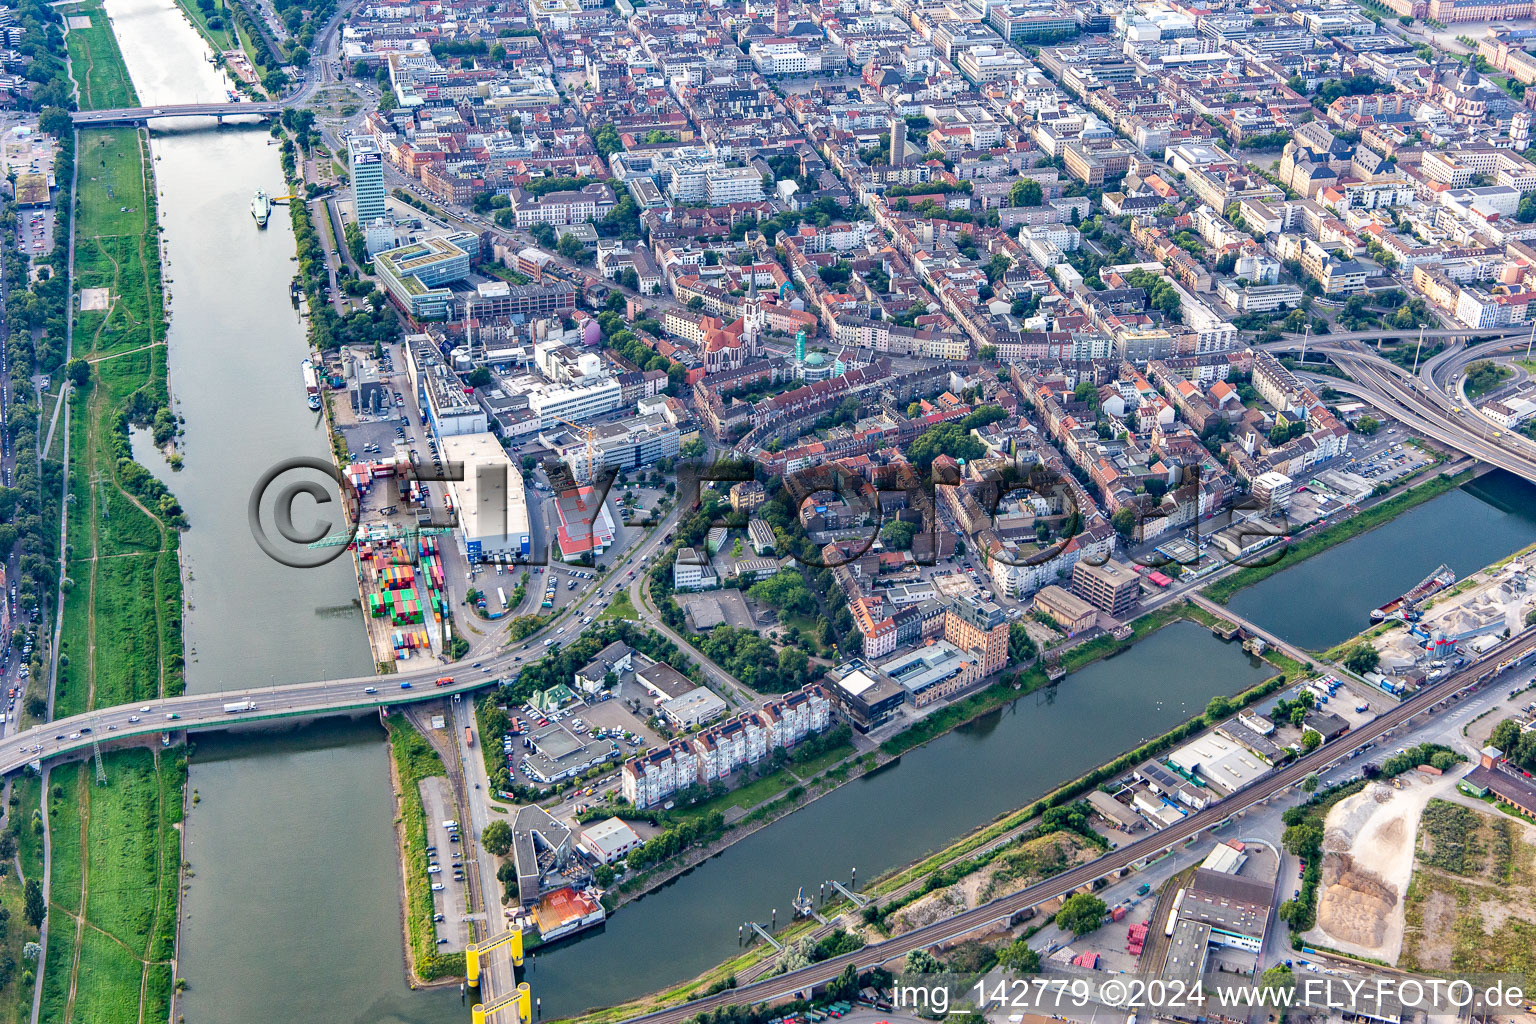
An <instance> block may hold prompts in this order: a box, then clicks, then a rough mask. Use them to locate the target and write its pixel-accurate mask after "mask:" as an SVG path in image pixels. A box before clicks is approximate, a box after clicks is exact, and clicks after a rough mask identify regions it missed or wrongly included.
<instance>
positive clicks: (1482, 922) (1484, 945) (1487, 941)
mask: <svg viewBox="0 0 1536 1024" xmlns="http://www.w3.org/2000/svg"><path fill="white" fill-rule="evenodd" d="M1526 835H1527V833H1526V830H1525V828H1524V826H1523V825H1522V824H1520V823H1519V822H1517V821H1516V820H1512V819H1507V818H1503V817H1501V816H1498V815H1493V814H1485V813H1481V812H1478V811H1474V810H1469V809H1467V808H1465V807H1463V806H1461V805H1459V804H1451V803H1448V802H1446V801H1440V800H1435V801H1431V802H1430V804H1429V806H1428V807H1427V808H1425V813H1424V817H1423V818H1422V819H1421V821H1420V823H1419V837H1418V846H1417V851H1416V863H1415V865H1414V872H1413V878H1412V880H1411V881H1410V882H1409V883H1408V895H1407V899H1406V900H1405V902H1404V913H1405V918H1406V928H1405V930H1404V934H1403V951H1402V955H1401V956H1400V957H1399V958H1398V966H1399V967H1403V968H1406V969H1408V970H1424V971H1445V970H1453V971H1458V972H1473V971H1475V972H1489V973H1493V972H1499V973H1502V972H1506V971H1507V972H1510V973H1518V974H1521V975H1523V976H1524V978H1525V984H1526V985H1527V991H1530V989H1529V986H1531V985H1533V984H1536V925H1533V924H1532V923H1531V921H1532V915H1533V913H1536V871H1533V860H1536V847H1533V846H1532V845H1531V843H1530V842H1528V841H1527V839H1526Z"/></svg>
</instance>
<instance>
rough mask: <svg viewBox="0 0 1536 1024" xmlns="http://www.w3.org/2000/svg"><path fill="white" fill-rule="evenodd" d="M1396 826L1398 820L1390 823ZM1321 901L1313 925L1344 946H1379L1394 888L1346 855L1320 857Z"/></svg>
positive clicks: (1395, 899) (1392, 904)
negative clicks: (1321, 875)
mask: <svg viewBox="0 0 1536 1024" xmlns="http://www.w3.org/2000/svg"><path fill="white" fill-rule="evenodd" d="M1394 822H1395V823H1396V824H1398V825H1400V824H1401V820H1400V819H1394ZM1322 886H1323V891H1322V898H1321V899H1320V900H1319V901H1318V908H1317V923H1318V926H1319V927H1321V928H1322V929H1323V930H1324V931H1326V932H1327V933H1328V934H1329V935H1332V936H1334V937H1335V938H1338V939H1341V940H1343V941H1344V942H1349V943H1353V944H1355V945H1359V946H1380V945H1381V944H1382V943H1383V942H1384V941H1385V940H1386V938H1387V920H1388V918H1389V917H1390V915H1391V914H1392V911H1393V910H1394V909H1396V907H1397V903H1398V893H1397V888H1396V887H1395V886H1393V885H1391V884H1389V883H1388V882H1387V881H1386V880H1385V879H1383V878H1382V877H1381V876H1380V875H1377V874H1376V873H1375V872H1373V871H1371V870H1369V869H1368V868H1366V867H1363V866H1362V865H1360V864H1358V863H1357V862H1356V861H1355V858H1354V857H1352V856H1351V855H1349V854H1347V853H1327V854H1324V855H1323V879H1322Z"/></svg>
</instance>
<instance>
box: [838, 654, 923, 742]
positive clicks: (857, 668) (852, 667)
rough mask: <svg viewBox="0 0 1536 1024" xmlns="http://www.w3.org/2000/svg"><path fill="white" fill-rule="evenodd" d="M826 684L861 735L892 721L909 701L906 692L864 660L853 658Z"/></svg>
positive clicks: (845, 715)
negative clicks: (900, 708)
mask: <svg viewBox="0 0 1536 1024" xmlns="http://www.w3.org/2000/svg"><path fill="white" fill-rule="evenodd" d="M826 685H827V688H828V691H829V692H830V693H831V695H832V699H833V700H835V701H836V702H837V704H838V706H839V707H840V708H842V711H843V715H844V717H846V718H847V719H848V721H849V722H851V723H852V724H853V727H854V728H855V729H857V730H859V731H860V732H868V731H869V730H870V729H872V728H874V727H875V726H877V725H879V724H880V723H882V722H884V721H886V720H887V719H889V718H890V717H891V716H892V715H893V714H895V713H896V709H897V708H899V707H901V706H902V704H903V703H905V702H906V694H907V692H906V691H905V690H903V689H902V688H901V687H900V686H898V685H896V683H895V682H894V681H893V680H892V679H891V678H890V677H889V676H887V675H886V674H885V673H883V672H881V671H880V670H879V669H877V668H874V667H873V666H871V665H869V664H868V663H867V662H865V661H864V660H863V659H862V658H854V659H852V660H850V661H846V662H844V663H843V664H841V665H839V666H837V667H836V668H834V669H833V670H832V671H831V672H829V673H828V674H827V678H826Z"/></svg>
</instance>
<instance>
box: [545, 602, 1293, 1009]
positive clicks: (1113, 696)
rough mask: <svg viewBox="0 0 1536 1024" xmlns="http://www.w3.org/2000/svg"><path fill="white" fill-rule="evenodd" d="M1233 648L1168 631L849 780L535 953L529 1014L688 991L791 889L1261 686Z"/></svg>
mask: <svg viewBox="0 0 1536 1024" xmlns="http://www.w3.org/2000/svg"><path fill="white" fill-rule="evenodd" d="M1272 674H1274V673H1273V669H1272V668H1271V667H1270V666H1269V665H1267V664H1265V663H1263V662H1260V661H1257V660H1255V659H1252V658H1250V657H1249V656H1248V655H1247V654H1245V653H1244V652H1243V650H1242V648H1241V647H1239V646H1238V645H1236V644H1225V643H1223V642H1221V641H1220V640H1218V639H1216V638H1215V637H1213V636H1212V635H1211V633H1210V630H1208V629H1206V628H1205V627H1203V626H1200V625H1197V624H1196V623H1193V622H1176V623H1174V624H1172V625H1170V626H1168V627H1166V628H1164V629H1162V630H1159V631H1158V632H1157V633H1154V634H1153V635H1152V636H1150V637H1148V638H1147V639H1145V640H1143V641H1142V642H1141V643H1139V644H1137V645H1136V646H1135V647H1134V648H1132V649H1131V650H1130V651H1128V652H1126V653H1124V654H1121V655H1119V656H1117V657H1113V658H1108V659H1105V660H1103V661H1099V662H1096V663H1094V664H1092V665H1090V666H1088V667H1087V668H1085V669H1083V670H1082V671H1080V672H1075V673H1073V674H1072V675H1070V676H1068V677H1067V679H1066V680H1064V681H1063V682H1062V683H1061V685H1059V686H1057V687H1053V688H1050V689H1046V690H1041V691H1037V692H1035V693H1033V694H1030V695H1028V696H1026V697H1022V698H1020V699H1019V700H1016V701H1014V702H1013V703H1012V704H1009V705H1007V706H1006V707H1004V708H1002V709H1000V710H999V711H996V712H994V713H992V714H989V715H986V716H984V717H983V718H981V719H979V720H977V721H976V722H974V723H973V724H971V725H968V726H965V727H963V728H960V729H957V730H955V731H954V732H951V733H948V734H946V735H944V736H941V737H939V738H938V739H936V740H934V741H933V742H932V743H929V744H928V745H927V746H925V747H922V748H919V749H917V750H914V751H912V752H911V753H908V754H907V755H905V756H904V757H902V758H901V759H900V760H899V761H897V762H894V763H892V764H890V765H887V766H885V767H883V768H882V769H881V770H879V771H877V772H875V773H873V774H871V775H869V776H865V777H864V778H860V779H856V780H854V781H853V782H850V783H848V784H847V785H845V786H843V787H842V788H840V789H838V790H836V791H834V792H832V793H829V794H828V795H827V796H824V797H822V798H821V799H820V800H817V801H816V802H814V803H812V804H810V805H809V806H808V807H805V808H802V809H801V810H799V811H796V812H795V813H794V814H792V815H790V816H789V817H788V818H785V819H783V820H782V821H779V822H776V823H774V824H773V825H771V826H769V827H768V828H765V829H763V830H762V831H760V832H757V833H755V834H754V835H752V836H749V837H748V838H746V839H744V840H742V841H741V842H739V843H737V844H736V845H734V846H732V847H729V848H728V849H726V850H725V851H724V852H722V853H721V854H720V855H719V856H718V857H715V858H714V859H712V860H710V861H707V862H705V863H704V864H702V865H700V866H699V867H698V868H695V869H694V870H693V871H692V872H690V873H689V874H687V875H684V876H682V877H681V878H679V879H678V880H676V881H674V882H672V883H671V884H670V885H668V886H666V887H665V888H662V889H660V890H658V891H657V892H655V893H652V894H651V895H649V896H646V897H645V898H643V899H641V900H638V901H636V902H634V903H631V904H629V905H627V906H625V907H624V908H622V909H621V910H619V911H618V913H616V914H615V915H614V916H613V919H612V920H610V921H609V922H608V923H607V925H606V927H605V928H604V930H603V931H601V932H597V933H591V934H589V935H587V936H586V937H584V938H578V939H577V940H575V941H573V942H571V943H569V944H566V945H563V946H557V947H555V948H553V949H550V950H546V951H544V952H541V953H539V954H538V955H537V956H536V957H535V959H534V965H535V966H534V969H533V971H532V973H531V974H530V975H529V979H528V980H529V981H530V983H531V984H532V986H533V993H534V995H536V996H538V997H539V998H540V999H541V1000H542V1001H543V1008H544V1014H545V1016H546V1017H549V1016H560V1015H567V1014H571V1013H576V1012H579V1011H581V1010H583V1009H585V1008H587V1007H589V1006H604V1005H610V1004H613V1003H617V1002H622V1001H624V1000H626V999H630V998H633V997H635V996H638V995H641V994H642V993H646V992H651V991H655V990H658V989H662V988H665V987H667V986H670V985H673V984H675V983H677V982H680V981H683V980H685V979H687V978H691V977H694V976H696V975H698V974H700V973H702V972H703V971H705V970H707V969H708V968H710V967H712V966H713V965H715V964H717V963H720V962H721V961H723V960H726V959H728V958H730V957H731V956H733V955H735V953H736V952H737V945H736V928H737V926H738V925H740V924H741V923H742V922H744V921H747V920H756V921H759V922H761V923H762V924H764V925H765V926H766V925H767V924H768V919H769V914H770V912H771V911H772V910H774V909H775V908H777V910H778V912H779V917H778V919H779V923H780V924H783V923H784V922H785V921H787V920H788V918H789V916H790V914H791V911H790V909H789V908H790V901H791V900H792V899H794V897H795V894H796V892H797V891H798V889H799V887H800V886H805V887H806V891H807V892H812V893H814V892H815V891H816V888H817V886H818V885H820V884H821V882H822V881H824V880H826V879H828V878H836V879H838V880H839V881H841V882H842V883H843V884H844V885H846V884H848V882H849V878H850V872H851V870H852V869H854V868H857V869H858V874H859V878H861V879H863V880H864V881H866V882H867V881H869V880H870V879H872V878H874V877H875V876H877V875H879V874H881V873H882V872H885V871H888V870H890V869H891V868H894V867H899V866H901V865H905V864H908V863H911V862H913V861H915V860H918V859H920V858H921V857H922V856H924V855H925V854H927V853H929V852H932V851H934V850H937V849H941V848H943V847H944V846H946V845H947V844H948V843H949V842H950V841H951V840H953V839H956V838H958V837H960V836H961V835H963V834H965V833H967V832H969V831H971V830H972V829H974V828H976V827H977V826H979V825H981V824H984V823H986V822H988V821H991V820H993V819H994V818H996V817H998V816H999V815H1002V814H1006V813H1007V812H1009V811H1013V810H1017V809H1018V808H1020V807H1023V806H1024V805H1026V804H1028V803H1030V802H1031V801H1032V800H1034V799H1036V798H1037V797H1039V796H1042V795H1044V794H1045V793H1047V792H1049V791H1050V790H1051V789H1054V788H1055V787H1056V786H1057V785H1059V784H1060V783H1061V782H1063V781H1064V780H1067V779H1073V778H1077V777H1079V776H1081V775H1082V774H1083V773H1085V772H1087V771H1088V770H1089V769H1091V768H1093V767H1095V766H1097V765H1099V764H1102V763H1104V762H1105V761H1109V760H1112V759H1113V758H1115V757H1117V756H1118V755H1120V754H1121V753H1123V752H1125V751H1127V750H1130V749H1133V748H1134V747H1136V746H1138V745H1140V744H1141V743H1142V742H1143V741H1145V740H1148V739H1151V738H1152V737H1153V736H1156V735H1159V734H1161V733H1163V732H1166V731H1167V730H1168V729H1171V728H1172V727H1173V726H1175V725H1177V724H1178V723H1180V722H1183V721H1185V720H1186V719H1189V718H1192V717H1194V716H1195V715H1197V714H1199V713H1201V712H1202V711H1203V710H1204V709H1205V705H1206V704H1207V703H1208V702H1209V701H1210V699H1211V697H1212V696H1214V695H1216V694H1219V693H1220V694H1233V693H1236V692H1238V691H1239V690H1242V689H1245V688H1247V687H1248V686H1251V685H1252V684H1253V683H1255V682H1257V681H1259V680H1260V679H1263V678H1265V677H1267V676H1269V675H1272Z"/></svg>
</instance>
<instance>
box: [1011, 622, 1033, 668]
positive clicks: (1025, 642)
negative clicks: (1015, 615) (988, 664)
mask: <svg viewBox="0 0 1536 1024" xmlns="http://www.w3.org/2000/svg"><path fill="white" fill-rule="evenodd" d="M1037 651H1038V648H1037V647H1036V646H1035V641H1034V640H1033V639H1032V638H1031V637H1030V635H1029V630H1028V628H1026V627H1025V625H1024V623H1022V622H1011V623H1009V624H1008V660H1009V661H1010V662H1012V663H1013V664H1015V665H1021V664H1023V663H1024V662H1026V661H1030V660H1031V659H1033V658H1034V656H1035V654H1036V652H1037Z"/></svg>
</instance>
